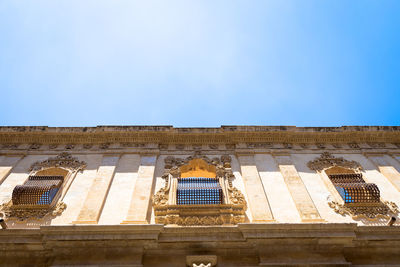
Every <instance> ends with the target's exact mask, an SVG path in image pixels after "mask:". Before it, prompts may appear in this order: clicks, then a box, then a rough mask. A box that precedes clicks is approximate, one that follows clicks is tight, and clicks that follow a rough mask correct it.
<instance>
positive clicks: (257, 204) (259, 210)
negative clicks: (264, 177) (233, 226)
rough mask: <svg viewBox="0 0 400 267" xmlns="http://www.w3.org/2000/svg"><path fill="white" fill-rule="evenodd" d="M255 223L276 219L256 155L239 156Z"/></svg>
mask: <svg viewBox="0 0 400 267" xmlns="http://www.w3.org/2000/svg"><path fill="white" fill-rule="evenodd" d="M237 157H238V159H239V163H240V169H241V173H242V179H243V183H244V186H245V188H246V193H247V197H248V201H249V207H250V211H251V214H252V216H253V222H271V221H273V220H274V217H273V215H272V212H271V207H270V206H269V202H268V199H267V196H266V194H265V191H264V187H263V184H262V182H261V178H260V175H259V173H258V170H257V166H256V162H255V160H254V155H252V154H238V155H237Z"/></svg>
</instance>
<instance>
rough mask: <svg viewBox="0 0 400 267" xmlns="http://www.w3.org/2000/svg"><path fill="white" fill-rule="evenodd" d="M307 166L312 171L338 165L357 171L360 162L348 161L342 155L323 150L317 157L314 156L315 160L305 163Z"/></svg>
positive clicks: (360, 167)
mask: <svg viewBox="0 0 400 267" xmlns="http://www.w3.org/2000/svg"><path fill="white" fill-rule="evenodd" d="M307 166H308V168H310V169H311V170H314V171H323V170H325V169H328V168H330V167H334V166H338V167H343V168H348V169H354V170H357V171H360V170H362V166H361V165H360V163H358V162H356V161H349V160H346V159H344V158H342V157H339V158H337V157H335V156H333V155H332V154H331V153H329V152H324V153H322V154H321V156H320V157H319V158H316V159H315V160H312V161H309V162H308V163H307Z"/></svg>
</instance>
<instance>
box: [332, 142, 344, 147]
mask: <svg viewBox="0 0 400 267" xmlns="http://www.w3.org/2000/svg"><path fill="white" fill-rule="evenodd" d="M332 146H333V147H334V148H342V145H341V144H338V143H335V144H332Z"/></svg>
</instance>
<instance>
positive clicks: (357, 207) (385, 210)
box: [328, 201, 399, 220]
mask: <svg viewBox="0 0 400 267" xmlns="http://www.w3.org/2000/svg"><path fill="white" fill-rule="evenodd" d="M328 205H329V206H330V207H331V208H332V209H333V210H334V211H335V212H336V213H339V214H340V215H342V216H345V215H347V214H348V215H350V216H352V218H353V219H359V218H360V219H361V218H364V219H367V220H376V219H378V218H384V219H389V218H390V217H391V214H397V213H399V209H398V206H397V205H396V204H395V203H394V202H389V201H384V202H380V203H377V204H370V205H368V204H362V203H355V204H353V203H351V204H340V203H338V202H336V201H331V202H328Z"/></svg>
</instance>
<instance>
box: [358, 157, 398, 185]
mask: <svg viewBox="0 0 400 267" xmlns="http://www.w3.org/2000/svg"><path fill="white" fill-rule="evenodd" d="M366 156H367V157H368V158H369V159H370V160H371V161H372V163H374V165H375V166H376V167H377V168H378V170H379V171H380V172H381V173H382V174H383V175H384V176H385V177H386V178H387V179H388V180H389V181H390V182H391V183H392V184H393V186H394V187H396V189H397V190H399V191H400V173H399V172H398V171H397V170H396V168H394V167H393V166H391V165H390V164H389V163H388V162H387V160H386V159H385V155H377V154H366Z"/></svg>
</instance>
